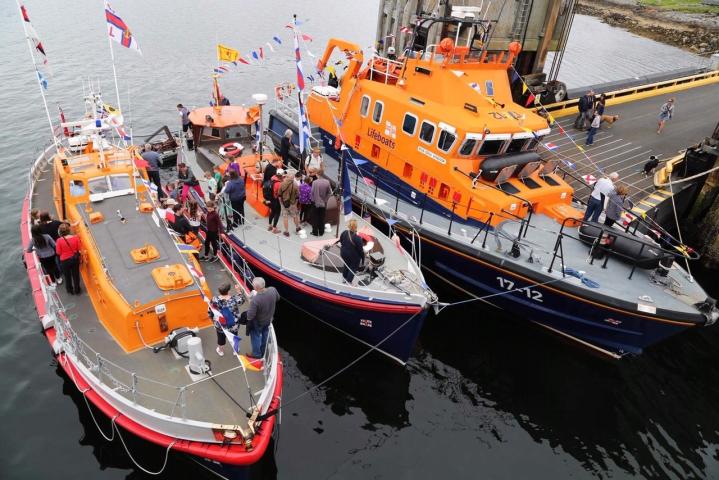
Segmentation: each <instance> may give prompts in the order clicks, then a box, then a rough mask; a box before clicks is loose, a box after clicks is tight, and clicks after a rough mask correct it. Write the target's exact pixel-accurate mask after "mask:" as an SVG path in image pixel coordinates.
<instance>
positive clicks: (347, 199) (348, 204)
mask: <svg viewBox="0 0 719 480" xmlns="http://www.w3.org/2000/svg"><path fill="white" fill-rule="evenodd" d="M342 206H343V210H344V215H345V222H346V221H348V220H349V219H350V218H351V217H352V185H350V171H349V168H347V161H346V160H344V159H343V160H342Z"/></svg>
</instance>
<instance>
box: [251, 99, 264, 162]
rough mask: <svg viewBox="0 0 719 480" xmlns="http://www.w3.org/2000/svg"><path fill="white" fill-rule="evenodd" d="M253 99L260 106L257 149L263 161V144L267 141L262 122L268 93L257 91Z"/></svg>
mask: <svg viewBox="0 0 719 480" xmlns="http://www.w3.org/2000/svg"><path fill="white" fill-rule="evenodd" d="M252 100H254V101H255V103H257V105H258V106H259V107H260V120H259V126H258V129H259V130H258V132H257V138H258V140H257V151H258V152H259V154H260V162H262V144H263V143H264V142H265V138H264V136H265V132H264V128H263V124H262V115H263V112H262V107H263V106H264V105H265V104H266V103H267V95H265V94H264V93H255V94H253V95H252Z"/></svg>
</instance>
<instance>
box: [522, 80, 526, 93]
mask: <svg viewBox="0 0 719 480" xmlns="http://www.w3.org/2000/svg"><path fill="white" fill-rule="evenodd" d="M525 93H527V84H526V83H524V82H522V95H524V94H525Z"/></svg>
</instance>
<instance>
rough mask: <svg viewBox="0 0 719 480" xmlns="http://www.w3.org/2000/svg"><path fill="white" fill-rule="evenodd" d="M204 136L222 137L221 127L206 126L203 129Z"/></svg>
mask: <svg viewBox="0 0 719 480" xmlns="http://www.w3.org/2000/svg"><path fill="white" fill-rule="evenodd" d="M202 136H203V137H212V138H220V129H219V128H212V127H205V128H203V129H202Z"/></svg>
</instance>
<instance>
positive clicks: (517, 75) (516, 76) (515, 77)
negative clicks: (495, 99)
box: [511, 69, 524, 85]
mask: <svg viewBox="0 0 719 480" xmlns="http://www.w3.org/2000/svg"><path fill="white" fill-rule="evenodd" d="M517 80H519V74H518V73H517V71H516V70H514V69H512V79H511V82H512V83H514V82H516V81H517ZM523 85H524V84H523Z"/></svg>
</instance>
